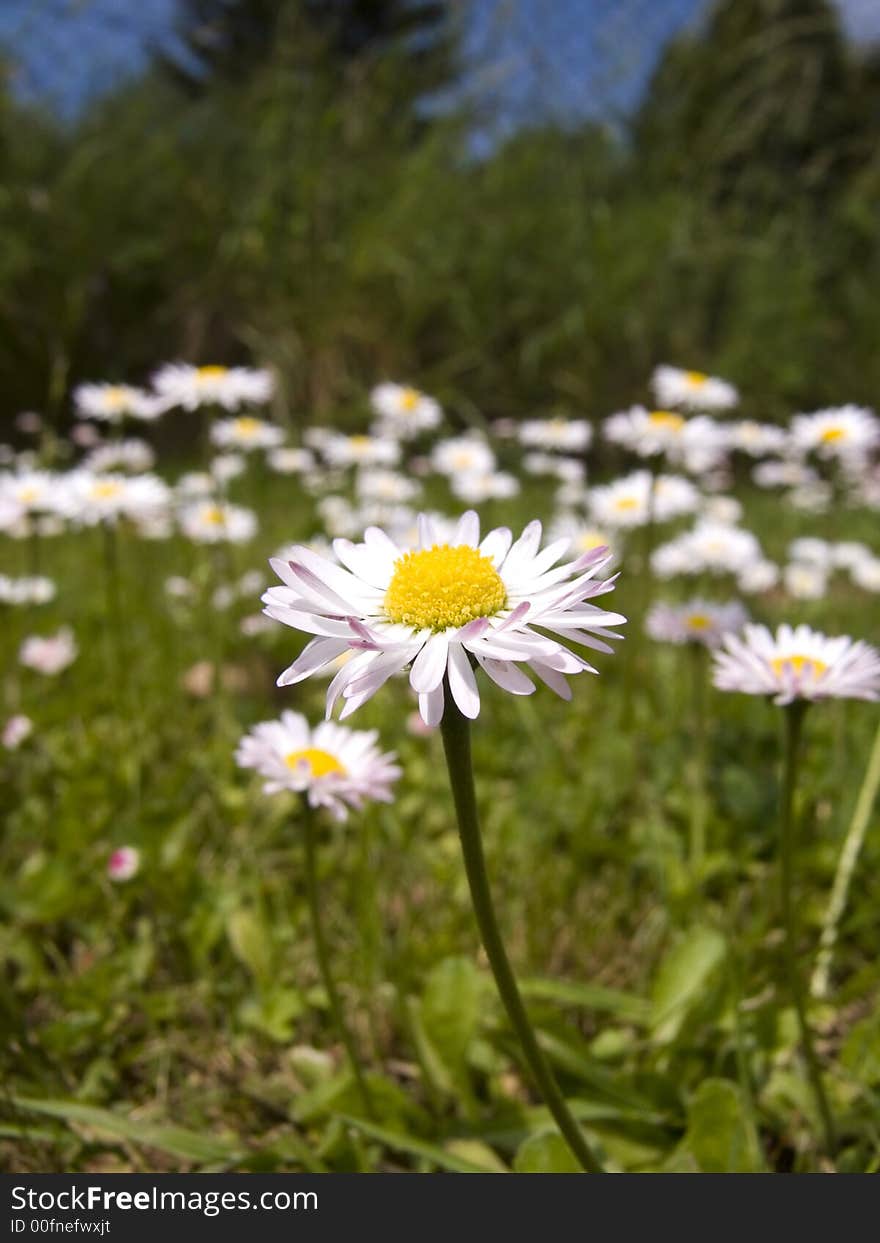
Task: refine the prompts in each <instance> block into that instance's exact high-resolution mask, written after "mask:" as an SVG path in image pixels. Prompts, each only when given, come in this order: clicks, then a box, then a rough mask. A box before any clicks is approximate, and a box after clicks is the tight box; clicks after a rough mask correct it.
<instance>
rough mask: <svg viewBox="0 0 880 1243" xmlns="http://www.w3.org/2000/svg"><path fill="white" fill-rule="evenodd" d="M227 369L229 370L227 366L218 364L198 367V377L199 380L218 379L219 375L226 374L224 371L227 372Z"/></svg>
mask: <svg viewBox="0 0 880 1243" xmlns="http://www.w3.org/2000/svg"><path fill="white" fill-rule="evenodd" d="M228 370H229V368H228V367H218V366H216V365H215V366H209V367H199V368H198V373H199V379H201V380H219V379H220V378H221V376H225V375H226V373H227V371H228Z"/></svg>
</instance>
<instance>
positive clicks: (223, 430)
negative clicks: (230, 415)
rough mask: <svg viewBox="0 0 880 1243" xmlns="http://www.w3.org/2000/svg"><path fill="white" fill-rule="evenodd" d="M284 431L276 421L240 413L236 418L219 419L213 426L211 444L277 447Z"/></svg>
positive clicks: (249, 447)
mask: <svg viewBox="0 0 880 1243" xmlns="http://www.w3.org/2000/svg"><path fill="white" fill-rule="evenodd" d="M283 440H284V432H283V431H282V429H281V428H280V427H276V426H275V425H274V423H267V422H266V420H265V419H255V418H254V417H253V415H250V414H240V415H238V416H237V417H236V418H234V419H218V420H217V422H216V423H214V424H213V425H212V427H211V444H213V445H216V446H217V447H218V448H220V449H243V450H245V452H249V451H250V450H251V449H277V448H278V446H279V445H280V444H281V443H282V441H283Z"/></svg>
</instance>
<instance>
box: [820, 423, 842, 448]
mask: <svg viewBox="0 0 880 1243" xmlns="http://www.w3.org/2000/svg"><path fill="white" fill-rule="evenodd" d="M845 437H846V428H843V427H826V429H825V431H824V432H823V433H822V436H821V439H822V440H823V441H824V442H825V444H827V445H829V444H833V443H834V441H835V440H843V439H844V438H845Z"/></svg>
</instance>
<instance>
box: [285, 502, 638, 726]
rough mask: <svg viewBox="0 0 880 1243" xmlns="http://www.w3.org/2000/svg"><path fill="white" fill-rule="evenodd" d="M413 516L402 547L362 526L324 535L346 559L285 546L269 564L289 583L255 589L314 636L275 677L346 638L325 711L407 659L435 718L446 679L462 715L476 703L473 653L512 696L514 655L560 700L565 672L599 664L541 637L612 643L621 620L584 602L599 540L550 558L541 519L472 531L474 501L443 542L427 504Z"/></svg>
mask: <svg viewBox="0 0 880 1243" xmlns="http://www.w3.org/2000/svg"><path fill="white" fill-rule="evenodd" d="M419 526H420V539H419V543H418V546H417V548H416V549H415V550H413V551H412V552H404V551H403V550H402V549H401V548H399V547H398V546H397V545H396V544H395V543H393V542H392V540H391V539H390V538H389V537H388V535H386V534H385V532H384V531H382V530H380V529H379V528H377V527H370V528H368V529H367V531H366V532H365V534H364V542H363V543H362V544H352V543H350V542H349V541H348V540H344V539H338V540H336V541H335V542H334V545H333V547H334V550H335V552H336V555H337V557H338V558H339V560H340V561H341V562H342V566H344V567H345V568H340V566H338V565H333V564H332V563H331V562H329V561H325V560H324V559H322V558H320V557H317V556H315V555H314V554H312V553H311V552H309V550H308V549H306V548H297V549H295V555H294V556H292V557H291V559H290V561H288V562H286V563H285V562H283V561H273V562H272V566H273V569H274V570H275V572H276V573H277V574H278V576H279V577H280V578H281V579H282V581H283V582H284V584H285V586H283V587H273V588H270V589H269V591H267V592H266V594H265V595H264V596H263V603H264V604H265V605H266V612H267V614H268V615H269V616H270V617H274V618H275V619H276V620H277V621H280V622H284V623H285V624H286V625H288V626H292V627H294V628H295V629H298V630H303V631H305V632H306V633H310V634H312V635H314V636H315V637H314V638H313V639H312V640H311V641H310V642H309V643H308V644H307V646H306V648H305V650H304V651H303V652H302V654H301V655H300V656H299V657H298V658H297V660H295V661H294V663H293V664H292V665H291V666H290V668H288V669H286V670H285V671H284V673H282V674H281V676H280V678H279V679H278V684H279V685H280V686H288V685H290V684H292V683H294V682H300V681H302V680H303V679H305V678H307V677H309V676H310V675H312V674H314V673H317V672H318V671H319V670H321V669H323V668H324V667H325V666H326V665H327V664H328V663H329V662H330V661H331V660H334V659H335V658H336V657H338V656H340V655H341V654H342V653H343V652H344V651H346V650H347V649H349V648H353V649H356V650H357V655H356V656H354V657H353V658H352V659H351V660H349V661H348V662H347V663H346V665H345V666H344V667H343V669H342V670H341V671H340V673H339V674H337V676H336V677H335V678H334V679H333V682H332V683H331V684H330V687H329V690H328V693H327V712H328V716H329V714H330V713H331V712H332V710H333V708H334V706H335V705H336V703H337V702H338V700H339V699H340V698H342V699H343V700H344V701H345V705H344V707H343V710H342V714H341V715H342V717H347V716H349V715H350V714H351V713H352V712H354V711H355V710H356V709H357V708H358V707H360V705H361V704H363V703H365V702H366V701H367V700H368V699H369V698H370V697H371V696H372V695H373V694H375V692H376V691H377V690H378V689H379V687H380V686H382V685H383V684H384V683H385V682H386V681H387V680H388V678H390V677H392V676H393V675H394V674H395V673H398V672H400V671H401V670H402V669H404V668H406V667H407V666H409V665H411V666H412V668H411V670H410V679H409V680H410V685H411V687H412V689H413V690H414V691H415V692H416V693H417V695H418V696H419V710H420V712H421V714H422V717H423V719H424V721H425V723H426V724H428V725H436V724H437V723H438V722H439V721H440V720H441V718H442V716H443V709H444V683H446V684H447V685H448V687H449V690H450V692H451V694H452V697H453V699H454V701H455V703H456V705H457V706H458V708H459V709H460V711H461V712H462V714H463V715H464V716H466V717H469V718H471V719H473V718H475V717H476V716H477V715H478V714H479V711H480V694H479V690H478V688H477V680H476V678H475V676H474V669H473V667H472V665H471V658H473V660H474V661H475V662H476V664H477V665H478V666H479V667H480V668H481V669H482V670H483V672H484V673H486V675H487V676H488V677H489V678H490V679H491V680H492V681H493V682H495V683H497V684H498V685H499V686H500V687H502V689H504V690H508V691H510V692H511V693H512V694H517V695H523V694H526V695H528V694H531V693H532V691H534V689H535V684H534V683H533V682H532V681H531V679H530V678H528V677H527V676H526V674H525V673H524V672H523V669H522V667H521V666H523V665H528V666H529V667H530V669H531V670H532V672H533V673H535V674H536V675H537V677H538V678H540V679H541V681H543V682H545V683H546V684H547V685H548V686H549V687H550V688H551V689H552V690H554V691H556V693H557V694H559V695H561V696H562V697H563V698H566V699H567V698H569V697H570V695H571V690H570V687H569V686H568V683H567V682H566V680H565V676H564V675H566V674H569V673H571V674H575V673H582V672H583V671H585V670H589V671H590V672H593V673H595V672H596V670H595V669H593V668H592V666H590V665H589V664H588V663H587V662H586V661H585V660H584V659H583V658H582V657H580V656H576V655H575V654H574V653H573V652H572V651H570V650H569V649H568V648H567V647H566V646H564V643H561V642H559V641H558V640H557V639H556V638H553V637H551V636H552V635H558V636H559V637H560V638H561V639H563V640H565V641H567V642H573V643H579V644H582V645H584V646H585V647H591V648H594V649H595V650H597V651H604V652H609V651H611V650H612V649H611V648H610V647H609V645H608V644H607V643H606V642H604V640H605V639H606V638H614V637H616V636H615V635H614V634H613V633H612V632H610V631H609V630H608V629H607V627H609V626H617V625H620V624H622V623H623V622H624V620H625V619H624V618H623V617H621V615H620V614H619V613H609V612H605V611H604V610H602V609H600V608H597V607H596V606H595V605H592V604H588V603H587V600H589V599H590V598H592V597H594V596H599V595H604V594H605V593H606V592H608V591H610V590H611V589H612V587H613V579H612V580H607V581H603V580H598V581H597V580H596V578H595V576H596V575H597V573H598V572H599V571H600V570H601V569H602V568H603V567H604V566H605V565H606V564H607V562H608V556H607V552H606V550H604V549H601V548H600V549H596V550H594V551H593V552H591V553H587V554H585V555H583V556H580V557H578V558H577V559H576V560H574V561H570V562H566V563H564V564H563V565H558V564H557V563H558V562H559V560H560V558H561V557H562V555H563V553H564V552H565V549H566V547H567V546H568V540H558V541H556V542H555V543H553V544H551V545H549V547H547V548H545V549H544V550H543V551H539V548H540V543H541V524H540V522H531V523H529V525H528V526H527V527H526V529H525V530H524V532H523V534H522V535H521V537H520V538H519V539H518V540H517V541H516V542H515V543H514V542H513V537H512V535H511V532H510V531H509V530H507V528H505V527H499V528H497V529H496V530H494V531H490V532H489V534H488V535H487V536H486V537H485V538H484V539H483V540H482V542H480V522H479V518H478V517H477V515H476V513H474V512H473V511H469V512H467V513H465V514H464V515H463V516H462V517H461V518H460V519H459V520H458V523H457V524H456V528H455V531H454V532H453V534H452V537H451V538H449V539H444V540H442V542H441V537H440V535H439V533H438V532H437V531H436V530H435V528H434V525H433V523H432V522H431V520H430V518H428V517H427V516H426V515H421V516H420V519H419ZM554 567H555V568H554ZM535 627H537V628H538V629H535ZM547 632H549V634H548V633H547ZM597 636H598V637H597Z"/></svg>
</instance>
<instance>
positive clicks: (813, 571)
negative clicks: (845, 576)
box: [782, 561, 828, 600]
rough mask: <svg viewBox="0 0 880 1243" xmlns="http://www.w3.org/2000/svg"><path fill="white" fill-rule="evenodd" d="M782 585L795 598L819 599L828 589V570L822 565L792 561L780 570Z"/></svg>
mask: <svg viewBox="0 0 880 1243" xmlns="http://www.w3.org/2000/svg"><path fill="white" fill-rule="evenodd" d="M782 585H783V587H784V588H785V590H786V591H787V592H788V594H789V595H790V596H792V597H793V598H794V599H795V600H821V599H822V598H823V596H824V595H825V593H826V591H827V590H828V572H827V570H825V569H824V568H823V567H822V566H818V565H808V564H807V563H806V562H804V561H792V562H791V564H790V565H787V566H786V567H785V569H784V570H783V571H782Z"/></svg>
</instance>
